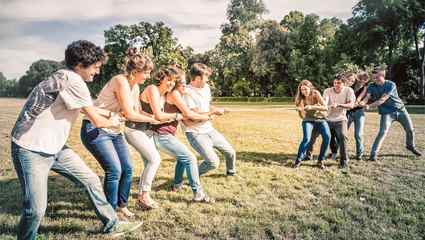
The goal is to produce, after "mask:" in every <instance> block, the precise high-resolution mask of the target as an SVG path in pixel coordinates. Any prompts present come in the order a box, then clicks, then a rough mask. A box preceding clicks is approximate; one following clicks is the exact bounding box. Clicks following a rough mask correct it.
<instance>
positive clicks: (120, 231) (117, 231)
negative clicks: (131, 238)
mask: <svg viewBox="0 0 425 240" xmlns="http://www.w3.org/2000/svg"><path fill="white" fill-rule="evenodd" d="M142 224H143V223H142V222H141V221H140V222H123V221H118V223H117V225H115V227H114V230H112V232H111V233H110V234H111V237H113V238H116V237H119V236H122V235H124V234H126V233H129V232H133V231H135V230H136V229H138V228H139V227H141V226H142Z"/></svg>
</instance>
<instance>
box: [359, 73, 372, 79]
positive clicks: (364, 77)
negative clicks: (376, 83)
mask: <svg viewBox="0 0 425 240" xmlns="http://www.w3.org/2000/svg"><path fill="white" fill-rule="evenodd" d="M357 79H369V75H368V74H367V72H365V71H361V72H359V73H358V74H357Z"/></svg>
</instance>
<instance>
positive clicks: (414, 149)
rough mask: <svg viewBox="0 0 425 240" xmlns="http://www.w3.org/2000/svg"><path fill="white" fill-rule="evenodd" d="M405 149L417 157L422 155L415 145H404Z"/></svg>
mask: <svg viewBox="0 0 425 240" xmlns="http://www.w3.org/2000/svg"><path fill="white" fill-rule="evenodd" d="M406 149H407V150H409V151H411V152H412V153H413V154H415V155H416V156H417V157H420V156H422V153H421V152H419V151H418V149H416V148H415V147H406Z"/></svg>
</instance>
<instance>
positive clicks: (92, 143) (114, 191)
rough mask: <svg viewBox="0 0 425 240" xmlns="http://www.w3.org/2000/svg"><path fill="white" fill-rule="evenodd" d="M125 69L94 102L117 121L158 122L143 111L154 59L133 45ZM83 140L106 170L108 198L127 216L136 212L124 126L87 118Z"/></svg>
mask: <svg viewBox="0 0 425 240" xmlns="http://www.w3.org/2000/svg"><path fill="white" fill-rule="evenodd" d="M124 66H125V72H124V73H123V74H119V75H116V76H114V77H112V79H111V80H110V81H109V82H108V83H107V84H106V85H105V86H104V87H103V89H102V90H101V91H100V93H99V96H98V98H97V99H96V100H95V102H94V105H95V106H97V107H98V108H100V109H103V110H105V111H109V114H108V115H109V117H110V118H111V119H114V121H119V120H123V118H124V117H125V119H128V120H131V121H134V122H151V123H157V122H158V121H156V120H155V119H154V118H153V117H152V116H151V115H149V114H146V113H143V112H140V111H139V103H138V96H139V84H141V83H143V82H144V81H145V79H147V78H149V75H150V72H151V70H152V69H153V63H152V61H151V60H150V59H149V58H148V57H147V56H144V55H143V54H140V53H137V51H136V50H135V49H129V51H128V54H127V57H126V62H125V65H124ZM81 140H82V142H83V144H84V146H85V147H86V148H87V150H89V151H90V153H91V154H93V156H94V157H95V158H96V160H97V161H98V162H99V164H100V165H101V166H102V168H103V170H104V171H105V181H104V190H105V195H106V198H107V200H108V202H109V203H110V204H111V205H112V207H113V208H114V209H116V211H117V212H119V213H121V214H123V215H124V217H132V216H133V215H134V214H133V213H132V212H130V211H129V210H128V209H127V204H128V197H129V194H130V188H131V180H132V172H133V163H132V159H131V157H130V154H129V151H128V146H127V143H126V141H125V139H124V136H123V134H122V133H121V130H120V128H96V127H95V126H94V125H93V124H92V123H91V122H90V121H89V120H87V119H84V120H83V124H82V127H81Z"/></svg>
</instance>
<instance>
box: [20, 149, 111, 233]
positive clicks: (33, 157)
mask: <svg viewBox="0 0 425 240" xmlns="http://www.w3.org/2000/svg"><path fill="white" fill-rule="evenodd" d="M12 160H13V165H14V167H15V170H16V174H17V175H18V178H19V182H20V183H21V188H22V193H23V209H22V215H21V220H20V223H19V227H18V233H17V235H18V239H25V240H26V239H31V240H34V239H35V238H36V236H37V230H38V227H39V226H40V222H41V219H42V218H43V216H44V213H45V212H46V207H47V187H48V186H47V179H48V176H49V171H50V170H51V169H52V170H53V171H55V172H57V173H59V174H61V175H63V176H64V177H66V178H68V179H70V180H71V181H73V182H74V183H76V184H78V185H80V186H82V187H83V188H84V189H85V190H86V192H87V193H88V195H89V198H90V201H91V202H92V204H93V206H94V207H95V211H96V214H97V216H98V217H99V219H100V220H101V221H102V223H103V224H104V228H103V230H104V232H109V231H111V230H112V229H113V227H114V226H115V224H116V223H117V216H116V213H115V211H114V209H113V208H112V207H111V205H109V203H108V201H107V200H106V197H105V194H104V193H103V189H102V185H101V183H100V180H99V177H98V176H97V175H96V174H95V173H94V172H93V171H92V170H90V168H89V167H87V165H86V164H85V163H84V161H83V160H81V158H80V157H78V155H77V154H76V153H75V152H74V151H72V150H71V149H70V148H67V147H66V146H65V147H64V148H63V149H62V150H61V151H60V152H58V153H57V154H54V155H51V154H45V153H40V152H33V151H30V150H27V149H25V148H22V147H20V146H18V145H17V144H15V143H13V142H12Z"/></svg>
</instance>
